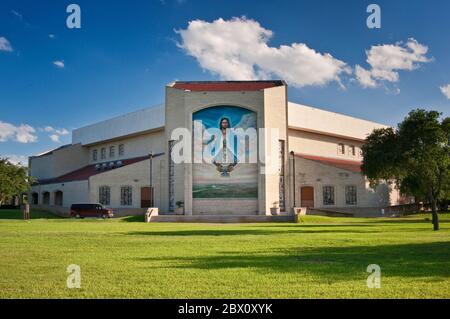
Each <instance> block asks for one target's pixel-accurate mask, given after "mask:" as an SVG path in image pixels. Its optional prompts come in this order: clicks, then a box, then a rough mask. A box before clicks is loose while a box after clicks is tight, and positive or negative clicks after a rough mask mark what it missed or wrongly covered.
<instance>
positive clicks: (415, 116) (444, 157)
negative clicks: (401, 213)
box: [362, 109, 450, 230]
mask: <svg viewBox="0 0 450 319" xmlns="http://www.w3.org/2000/svg"><path fill="white" fill-rule="evenodd" d="M440 117H441V113H439V112H436V111H425V110H422V109H417V110H413V111H411V112H410V113H409V115H408V116H407V117H406V118H405V119H404V120H403V122H401V123H399V124H398V128H397V129H396V130H394V129H393V128H383V129H375V130H374V131H373V132H372V134H370V135H369V136H368V137H367V139H366V143H365V144H364V145H363V147H362V152H363V164H362V171H363V173H364V175H366V176H367V178H368V179H369V181H370V182H371V184H372V186H374V185H376V184H378V183H379V182H380V180H385V181H394V182H395V183H396V184H397V187H398V188H399V189H400V191H401V192H402V193H403V194H408V195H413V196H415V197H416V198H419V199H422V200H427V201H428V202H429V203H430V204H431V208H432V216H433V225H434V229H435V230H438V229H439V219H438V214H437V203H438V202H439V201H440V200H443V199H448V198H449V197H450V145H449V143H450V141H449V140H450V118H448V117H447V118H445V119H443V120H442V121H441V120H440Z"/></svg>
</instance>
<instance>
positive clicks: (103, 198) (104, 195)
mask: <svg viewBox="0 0 450 319" xmlns="http://www.w3.org/2000/svg"><path fill="white" fill-rule="evenodd" d="M98 202H99V203H100V204H102V205H110V202H111V191H110V188H109V186H100V187H99V189H98Z"/></svg>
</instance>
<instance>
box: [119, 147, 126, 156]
mask: <svg viewBox="0 0 450 319" xmlns="http://www.w3.org/2000/svg"><path fill="white" fill-rule="evenodd" d="M124 154H125V145H123V144H120V145H119V156H123V155H124Z"/></svg>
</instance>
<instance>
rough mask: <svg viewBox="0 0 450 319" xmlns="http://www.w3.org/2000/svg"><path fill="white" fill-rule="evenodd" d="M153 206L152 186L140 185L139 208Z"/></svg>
mask: <svg viewBox="0 0 450 319" xmlns="http://www.w3.org/2000/svg"><path fill="white" fill-rule="evenodd" d="M148 207H153V187H141V208H148Z"/></svg>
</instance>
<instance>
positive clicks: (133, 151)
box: [88, 129, 165, 164]
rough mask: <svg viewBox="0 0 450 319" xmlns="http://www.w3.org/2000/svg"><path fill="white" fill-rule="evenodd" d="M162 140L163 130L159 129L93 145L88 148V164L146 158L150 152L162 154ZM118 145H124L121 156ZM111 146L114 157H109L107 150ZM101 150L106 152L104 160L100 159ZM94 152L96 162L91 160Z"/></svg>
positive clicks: (163, 137) (163, 136)
mask: <svg viewBox="0 0 450 319" xmlns="http://www.w3.org/2000/svg"><path fill="white" fill-rule="evenodd" d="M164 139H165V134H164V130H162V129H161V130H158V131H155V132H151V133H146V134H142V135H137V136H132V137H127V138H123V139H118V140H115V141H113V142H106V143H99V144H95V145H92V146H89V147H88V149H89V163H90V164H95V163H102V162H106V161H117V160H123V159H127V158H134V157H140V156H147V155H148V154H149V153H150V151H151V152H153V154H159V153H164V146H165V143H164ZM120 144H123V145H124V154H123V155H122V156H120V155H119V145H120ZM111 146H114V149H115V155H114V157H110V156H109V150H110V147H111ZM102 148H105V150H106V159H102V158H101V149H102ZM94 150H97V160H96V161H94V158H93V152H94Z"/></svg>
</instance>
